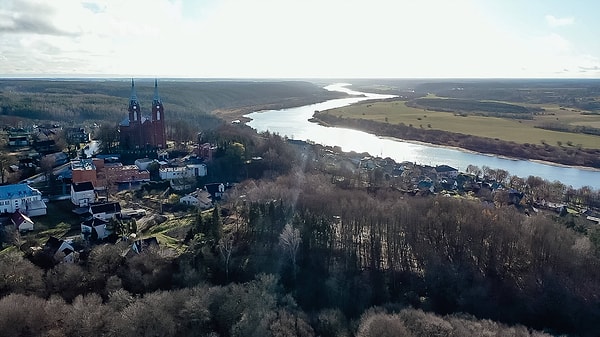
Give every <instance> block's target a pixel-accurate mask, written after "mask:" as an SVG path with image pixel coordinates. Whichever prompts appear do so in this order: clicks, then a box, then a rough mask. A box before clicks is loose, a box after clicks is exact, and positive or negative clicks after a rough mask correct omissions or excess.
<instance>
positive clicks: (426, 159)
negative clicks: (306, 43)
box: [245, 83, 600, 190]
mask: <svg viewBox="0 0 600 337" xmlns="http://www.w3.org/2000/svg"><path fill="white" fill-rule="evenodd" d="M348 86H349V85H348V84H343V83H338V84H332V85H329V86H327V87H325V89H327V90H330V91H341V92H346V93H349V94H351V95H356V97H349V98H340V99H332V100H329V101H325V102H322V103H316V104H310V105H305V106H301V107H296V108H289V109H281V110H262V111H257V112H253V113H250V114H248V115H246V116H245V117H248V118H251V119H252V120H251V121H250V122H248V123H247V124H248V125H249V126H250V127H252V128H254V129H256V131H258V132H264V131H269V132H273V133H277V134H279V135H281V136H287V137H288V138H290V139H299V140H309V141H313V142H315V143H318V144H322V145H329V146H339V147H341V148H342V150H343V151H347V152H349V151H356V152H358V153H362V152H367V153H369V154H371V155H372V156H379V157H384V158H385V157H390V158H392V159H394V160H395V161H396V162H403V161H409V162H414V163H417V164H422V165H434V166H435V165H441V164H446V165H450V166H452V167H455V168H457V169H459V170H460V171H463V172H464V171H465V170H466V168H467V166H468V165H476V166H479V167H482V166H488V167H490V168H493V169H503V170H506V171H508V172H509V173H510V174H511V175H516V176H519V177H523V178H526V177H528V176H530V175H533V176H538V177H541V178H543V179H546V180H549V181H555V180H558V181H560V182H562V183H563V184H565V185H567V186H568V185H571V186H573V187H575V188H579V187H582V186H590V187H592V188H594V189H596V190H598V189H600V171H598V170H593V169H582V168H576V167H565V166H558V165H549V164H544V163H539V162H534V161H529V160H518V159H510V158H503V157H498V156H494V155H486V154H480V153H474V152H468V151H462V150H459V149H454V148H447V147H440V146H435V145H429V144H423V143H415V142H409V141H402V140H400V139H394V138H386V137H378V136H375V135H373V134H370V133H366V132H363V131H357V130H351V129H345V128H339V127H325V126H322V125H319V124H317V123H312V122H309V119H310V118H311V117H312V115H313V114H314V112H315V110H319V111H321V110H327V109H333V108H338V107H342V106H347V105H350V104H353V103H356V102H360V101H363V100H367V99H385V98H391V97H394V96H390V95H379V94H371V93H363V92H358V91H353V90H351V89H349V88H348ZM359 95H360V96H359Z"/></svg>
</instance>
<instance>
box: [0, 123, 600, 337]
mask: <svg viewBox="0 0 600 337" xmlns="http://www.w3.org/2000/svg"><path fill="white" fill-rule="evenodd" d="M206 137H209V138H211V137H212V139H211V140H212V141H214V142H215V143H217V144H220V145H219V146H220V148H222V149H223V150H222V151H220V152H219V154H217V158H216V160H215V163H214V165H216V166H215V167H221V168H223V169H225V171H224V172H223V173H222V174H224V175H227V176H228V177H229V178H233V177H245V176H247V175H248V174H250V175H251V176H252V177H254V179H240V180H239V181H240V183H239V184H237V186H236V187H235V188H234V189H233V190H231V191H230V192H228V195H227V197H226V199H225V200H223V201H222V202H221V203H219V204H218V206H217V207H215V208H214V209H212V210H209V211H205V212H199V211H197V210H195V209H189V210H188V212H190V213H191V214H193V215H194V216H193V217H192V219H193V220H191V221H190V222H189V224H188V227H187V234H186V235H185V239H183V240H182V241H181V242H180V249H181V250H182V252H181V253H180V254H175V255H174V254H172V252H170V251H169V250H166V249H163V248H154V249H147V250H144V251H142V253H141V254H134V255H133V256H131V254H126V252H127V250H128V247H127V245H126V244H124V243H117V244H114V245H113V244H102V245H93V246H90V247H89V249H87V250H86V253H85V255H84V256H82V257H81V259H80V261H79V262H78V263H75V264H65V263H61V264H58V265H56V266H54V267H49V266H40V265H36V264H35V262H36V261H35V259H31V257H30V256H29V255H27V254H23V253H22V252H20V251H18V250H17V249H15V248H16V247H13V248H7V249H4V250H3V251H2V253H1V254H0V275H1V276H2V277H0V296H1V298H0V312H1V313H2V314H1V315H0V326H2V329H0V335H6V336H81V335H91V334H95V335H100V336H156V335H158V336H361V337H363V336H481V335H492V336H493V335H501V336H549V335H550V334H568V335H572V336H597V335H598V334H600V324H599V323H598V322H600V320H599V318H600V317H599V316H600V310H599V309H598V308H599V306H598V304H599V301H600V297H599V296H600V275H599V272H598V270H600V269H599V268H598V266H599V262H600V261H599V259H598V258H599V256H600V239H598V238H600V235H598V234H597V231H595V230H593V229H590V230H589V231H587V230H586V229H578V230H575V229H574V228H570V227H568V226H565V224H564V223H563V222H561V220H560V219H559V218H558V217H557V216H556V215H552V214H547V213H542V214H539V215H528V214H526V213H524V212H523V211H522V209H519V208H518V207H515V206H512V205H511V206H508V205H494V204H490V203H488V202H482V201H480V200H478V199H473V198H459V197H456V198H455V197H444V196H425V197H419V196H415V197H412V196H409V195H406V194H405V193H403V192H401V191H400V190H398V189H395V188H390V187H385V185H382V186H378V187H376V188H368V187H365V186H362V185H356V186H353V185H348V184H341V183H340V181H341V179H340V176H347V177H351V176H352V175H354V174H355V173H352V172H350V171H345V170H343V169H341V170H340V171H337V172H335V173H333V172H331V171H327V170H325V169H324V168H323V166H322V164H321V162H320V160H319V158H320V156H321V154H320V152H315V151H312V150H307V149H305V148H301V147H300V148H299V147H295V146H292V145H291V144H290V143H288V142H286V140H285V139H284V138H282V137H279V136H277V135H272V134H268V133H267V134H261V135H256V134H254V133H253V132H252V131H251V130H250V129H249V128H247V127H244V126H241V125H240V126H236V125H226V126H222V127H221V128H219V129H217V130H214V132H212V133H208V134H207V135H206ZM236 144H241V145H243V150H244V151H242V152H232V151H231V149H232V148H238V149H240V148H242V147H240V145H236ZM256 153H263V154H266V153H269V154H268V155H265V158H266V162H265V163H264V164H263V165H262V166H261V167H260V168H256V169H255V170H254V171H251V172H250V173H248V172H247V171H246V169H245V168H243V166H238V165H229V164H228V163H230V162H231V161H232V160H233V161H234V162H235V160H242V159H243V158H244V156H253V155H255V154H256ZM236 158H237V159H236ZM213 168H214V167H213ZM209 170H210V168H209ZM223 177H225V176H223ZM505 178H506V177H505ZM524 183H531V184H533V183H536V184H545V183H547V182H543V181H541V182H540V181H538V180H536V179H527V180H524ZM4 237H5V236H4ZM13 240H18V237H13ZM17 242H18V241H15V242H14V243H17Z"/></svg>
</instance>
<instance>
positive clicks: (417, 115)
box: [327, 101, 600, 149]
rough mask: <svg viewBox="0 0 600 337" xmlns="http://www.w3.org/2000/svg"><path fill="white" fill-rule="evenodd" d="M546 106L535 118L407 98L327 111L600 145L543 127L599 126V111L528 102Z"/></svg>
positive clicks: (496, 135)
mask: <svg viewBox="0 0 600 337" xmlns="http://www.w3.org/2000/svg"><path fill="white" fill-rule="evenodd" d="M528 106H535V107H540V108H543V109H545V114H543V115H536V116H534V119H532V120H528V119H510V118H498V117H486V116H480V115H476V114H468V115H465V114H459V113H455V112H441V111H431V110H426V109H422V108H413V107H409V106H407V105H406V104H405V102H404V101H384V102H363V103H359V104H356V105H352V106H347V107H343V108H337V109H332V110H329V111H327V113H329V114H331V115H334V116H339V117H343V118H353V119H367V120H373V121H377V122H382V123H390V124H401V123H404V124H405V125H412V126H413V127H415V128H422V129H436V130H442V131H448V132H454V133H462V134H469V135H474V136H480V137H487V138H493V139H501V140H506V141H513V142H517V143H520V144H525V143H529V144H540V143H546V144H549V145H553V146H556V145H558V144H561V145H562V146H581V147H583V148H591V149H600V137H599V136H594V135H588V134H582V133H571V132H559V131H551V130H545V129H541V128H539V127H536V126H542V125H544V124H548V123H553V124H556V123H560V124H563V125H571V126H577V125H580V126H591V127H600V115H586V114H581V112H579V111H576V110H573V109H564V108H563V109H561V108H560V107H559V106H557V105H544V106H542V105H528Z"/></svg>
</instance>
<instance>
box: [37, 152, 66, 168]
mask: <svg viewBox="0 0 600 337" xmlns="http://www.w3.org/2000/svg"><path fill="white" fill-rule="evenodd" d="M44 158H47V159H45V160H47V161H48V162H49V163H52V167H56V166H60V165H64V164H66V163H68V162H69V156H68V155H67V154H66V153H64V152H52V153H48V154H46V155H44V156H43V157H42V159H44Z"/></svg>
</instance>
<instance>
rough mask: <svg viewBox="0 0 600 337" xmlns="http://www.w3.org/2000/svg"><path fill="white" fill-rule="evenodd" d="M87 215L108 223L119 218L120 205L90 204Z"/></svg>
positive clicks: (108, 203) (115, 203)
mask: <svg viewBox="0 0 600 337" xmlns="http://www.w3.org/2000/svg"><path fill="white" fill-rule="evenodd" d="M89 213H90V214H91V215H92V217H93V218H96V219H102V220H105V221H108V220H110V219H113V218H115V217H118V216H121V205H120V204H119V203H118V202H107V203H102V204H92V205H90V208H89Z"/></svg>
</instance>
